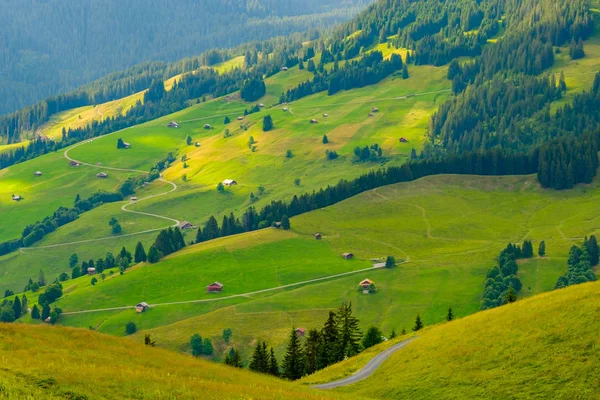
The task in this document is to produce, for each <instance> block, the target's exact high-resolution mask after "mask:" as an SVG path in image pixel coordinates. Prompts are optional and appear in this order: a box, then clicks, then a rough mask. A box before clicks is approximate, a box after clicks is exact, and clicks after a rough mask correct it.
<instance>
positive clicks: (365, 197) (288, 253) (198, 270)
mask: <svg viewBox="0 0 600 400" xmlns="http://www.w3.org/2000/svg"><path fill="white" fill-rule="evenodd" d="M599 196H600V187H599V184H598V182H597V181H595V182H594V183H593V184H592V185H580V186H578V187H576V188H575V189H573V190H571V191H563V192H557V191H552V190H544V189H541V188H540V187H539V186H538V184H537V183H536V181H535V177H533V176H520V177H477V176H451V175H448V176H434V177H427V178H423V179H420V180H417V181H415V182H410V183H403V184H397V185H391V186H387V187H383V188H378V189H376V190H373V191H369V192H366V193H363V194H361V195H359V196H356V197H354V198H352V199H349V200H346V201H344V202H341V203H339V204H337V205H334V206H332V207H328V208H326V209H322V210H318V211H315V212H311V213H308V214H304V215H300V216H298V217H295V218H293V219H292V231H291V232H283V231H278V230H274V229H271V228H269V229H267V230H263V231H257V232H253V233H250V234H243V235H238V236H234V237H230V238H222V239H219V240H216V241H212V242H207V243H203V244H200V245H197V246H193V247H189V248H187V249H185V250H184V251H183V252H181V253H179V254H177V253H176V254H174V255H172V256H170V257H169V258H167V259H166V260H164V261H162V262H160V263H158V264H155V265H147V266H140V267H137V268H136V269H134V270H132V271H130V272H127V273H126V274H125V275H124V276H118V277H116V278H115V279H113V280H111V281H107V282H103V283H101V284H98V285H96V286H95V287H91V286H87V287H84V288H81V289H80V288H77V289H76V290H73V291H72V292H70V293H69V294H67V295H65V296H64V298H63V299H61V300H59V302H58V304H59V305H60V306H61V307H62V308H63V309H64V310H65V311H66V312H69V311H73V310H83V309H96V308H104V307H113V306H128V305H133V304H135V303H137V302H139V301H147V302H149V303H151V304H152V303H160V302H170V301H181V300H194V299H207V298H211V296H214V297H218V296H227V295H231V294H239V293H246V292H250V291H254V290H258V289H263V288H270V287H277V286H279V285H284V284H289V283H293V282H298V281H303V280H306V279H311V278H315V277H319V276H323V275H329V274H332V273H337V272H344V271H351V270H353V269H359V268H363V267H368V266H369V265H370V263H369V262H367V261H362V260H370V259H371V258H375V257H385V256H387V255H394V256H395V257H396V258H397V259H398V260H400V259H404V260H407V259H408V260H410V261H409V262H407V263H405V264H402V265H400V266H398V267H397V268H395V269H392V270H373V271H368V272H364V273H359V274H356V275H351V276H346V277H340V278H336V279H334V280H329V281H322V282H316V283H311V284H305V285H301V286H299V287H293V288H287V289H285V290H281V291H272V292H268V293H261V294H257V295H251V296H248V297H239V298H233V299H228V300H226V301H223V302H222V303H221V302H213V303H198V304H185V305H160V306H157V307H154V308H153V309H151V310H150V311H149V312H148V313H145V314H142V315H135V312H134V311H133V310H125V311H116V312H111V313H99V314H76V315H65V316H64V317H63V319H62V320H61V323H64V324H67V325H74V326H94V327H97V329H99V330H100V331H102V332H106V333H111V334H117V335H122V334H124V331H123V329H124V326H125V324H126V323H127V322H128V321H129V320H135V321H136V323H137V324H138V326H139V327H140V329H142V333H151V334H152V335H153V336H156V337H157V338H160V340H159V345H160V346H165V347H167V348H171V349H176V350H183V351H186V350H187V347H186V343H187V342H188V340H189V337H190V336H191V335H192V334H193V333H196V332H199V333H201V334H203V335H208V336H209V337H211V338H213V339H215V341H216V342H217V341H218V337H219V332H220V331H221V330H222V329H224V328H226V327H230V328H232V329H233V330H234V335H239V337H238V339H236V340H240V341H239V342H236V343H238V345H239V346H240V350H241V351H242V354H244V355H245V356H246V355H249V352H250V351H251V343H252V340H251V339H252V338H257V339H261V338H262V339H261V340H267V341H268V342H269V343H270V344H271V345H273V346H275V347H276V349H277V351H278V353H279V354H281V353H282V352H283V347H284V343H285V340H286V337H287V334H288V333H289V329H290V328H291V327H292V326H302V327H305V328H313V327H319V326H320V325H322V323H323V322H324V321H325V319H326V316H327V312H328V311H329V310H332V309H335V308H336V307H338V306H339V304H340V303H341V302H343V301H345V300H350V301H351V302H352V304H353V309H354V312H355V313H356V315H357V316H358V318H359V319H360V321H361V324H360V325H361V328H362V329H363V330H364V329H366V328H367V327H368V326H370V325H375V326H378V327H380V328H381V329H382V330H383V331H384V333H385V334H386V335H388V334H389V333H390V332H391V330H392V329H395V330H396V332H400V331H401V330H402V329H403V328H406V329H407V330H408V329H410V327H411V326H412V324H413V321H414V318H415V316H416V315H417V314H418V313H419V314H420V315H421V316H422V318H423V319H424V321H425V323H426V324H432V323H438V322H440V321H442V320H443V319H444V316H445V312H446V310H447V307H448V306H450V305H451V306H452V307H453V309H454V311H455V313H456V315H458V316H465V315H469V314H472V313H475V312H477V311H478V310H479V302H480V296H481V293H482V290H483V280H484V277H485V273H486V271H487V270H488V269H489V268H490V267H491V266H493V265H494V263H495V257H496V255H497V254H498V252H499V251H500V250H501V249H502V248H503V247H504V246H506V244H507V243H508V242H509V241H511V242H521V241H522V240H523V239H531V240H533V242H534V246H537V244H538V243H539V241H540V240H545V241H546V244H547V249H548V253H547V257H545V258H534V259H531V260H527V261H523V262H520V272H519V275H520V277H521V279H522V281H523V286H524V287H523V290H522V291H521V293H520V294H519V296H520V297H522V298H523V297H528V296H531V295H532V294H537V293H540V292H544V291H548V290H551V289H552V288H553V287H554V284H555V282H556V279H557V278H558V276H559V275H560V274H562V273H563V272H564V270H565V268H566V257H567V254H568V251H569V248H570V246H572V245H574V244H581V242H582V240H583V237H584V236H585V235H590V234H594V233H595V234H598V219H597V218H595V217H594V216H595V215H598V212H599V211H600V210H599V207H600V206H599V205H598V204H600V202H599V201H598V197H599ZM572 210H577V212H573V211H572ZM314 232H320V233H322V234H323V239H322V240H321V241H317V240H314V238H313V233H314ZM345 251H351V252H353V253H354V254H356V257H357V260H354V261H351V262H348V261H345V260H343V259H342V258H341V257H340V254H341V253H342V252H345ZM364 278H370V279H372V280H374V281H375V284H376V286H377V288H378V292H377V293H376V294H374V295H368V296H366V295H363V294H362V293H360V292H359V291H358V290H357V284H358V282H359V281H360V280H362V279H364ZM215 280H218V281H220V282H222V283H224V284H225V291H224V292H223V294H221V295H210V296H209V295H207V294H205V293H204V287H205V286H206V285H207V284H208V283H211V282H212V281H215ZM374 310H376V312H374ZM215 321H221V322H219V323H216V322H215ZM256 321H269V322H268V324H267V323H266V322H265V323H264V324H267V325H264V324H256V323H255V322H256ZM264 326H268V328H264ZM140 337H141V336H140ZM138 340H140V339H139V338H138ZM221 350H223V352H224V351H226V348H225V347H222V348H221ZM217 356H222V353H220V354H217Z"/></svg>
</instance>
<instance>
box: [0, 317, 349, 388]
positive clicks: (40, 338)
mask: <svg viewBox="0 0 600 400" xmlns="http://www.w3.org/2000/svg"><path fill="white" fill-rule="evenodd" d="M0 339H1V340H0V351H1V352H2V355H3V368H2V370H1V371H0V387H1V388H2V394H3V396H7V397H8V398H44V399H65V398H89V399H125V398H136V399H172V398H177V399H197V398H198V396H199V394H200V393H201V394H202V395H201V396H202V398H204V399H257V398H260V399H326V398H327V399H335V398H348V397H349V396H343V395H337V394H335V393H322V392H317V391H316V390H311V389H307V388H304V387H301V386H300V385H294V384H291V383H287V382H284V381H281V380H278V379H276V378H269V377H267V376H264V375H259V374H253V373H251V372H248V371H244V370H238V369H234V368H230V367H226V366H224V365H217V364H214V363H210V362H207V361H204V360H197V359H194V358H192V357H189V356H182V355H177V354H173V353H172V352H168V351H165V350H162V349H158V348H150V347H147V346H144V345H141V344H139V345H138V344H132V343H131V342H129V341H127V340H121V339H114V338H111V337H108V336H105V335H101V334H97V333H94V332H90V331H85V330H75V329H66V328H51V327H48V326H38V327H33V326H24V325H20V324H0ZM84 396H85V397H84Z"/></svg>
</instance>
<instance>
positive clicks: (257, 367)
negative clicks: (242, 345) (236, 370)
mask: <svg viewBox="0 0 600 400" xmlns="http://www.w3.org/2000/svg"><path fill="white" fill-rule="evenodd" d="M268 357H269V355H268V354H267V344H266V343H265V342H262V343H261V342H258V343H256V348H255V349H254V354H252V360H251V361H250V365H248V368H249V369H250V370H252V371H254V372H261V373H268V372H269V359H268Z"/></svg>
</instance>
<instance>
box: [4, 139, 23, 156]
mask: <svg viewBox="0 0 600 400" xmlns="http://www.w3.org/2000/svg"><path fill="white" fill-rule="evenodd" d="M28 144H29V141H28V140H25V141H23V142H20V143H11V144H1V145H0V154H2V153H6V152H9V151H15V150H16V149H17V148H19V147H27V145H28Z"/></svg>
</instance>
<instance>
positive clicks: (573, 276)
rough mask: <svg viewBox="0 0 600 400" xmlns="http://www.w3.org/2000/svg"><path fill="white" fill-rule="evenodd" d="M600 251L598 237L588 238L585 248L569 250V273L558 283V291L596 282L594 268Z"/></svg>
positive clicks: (561, 277) (584, 244)
mask: <svg viewBox="0 0 600 400" xmlns="http://www.w3.org/2000/svg"><path fill="white" fill-rule="evenodd" d="M598 260H599V251H598V241H597V240H596V236H594V235H592V236H590V238H589V239H588V238H587V236H586V237H585V239H584V241H583V246H581V247H578V246H573V247H571V250H569V260H568V261H567V264H568V265H567V271H566V273H565V274H564V275H561V276H560V277H559V278H558V280H557V281H556V286H555V288H556V289H561V288H564V287H567V286H571V285H577V284H579V283H584V282H592V281H595V280H596V279H597V278H596V274H595V273H594V271H593V270H592V267H594V266H596V265H598Z"/></svg>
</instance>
